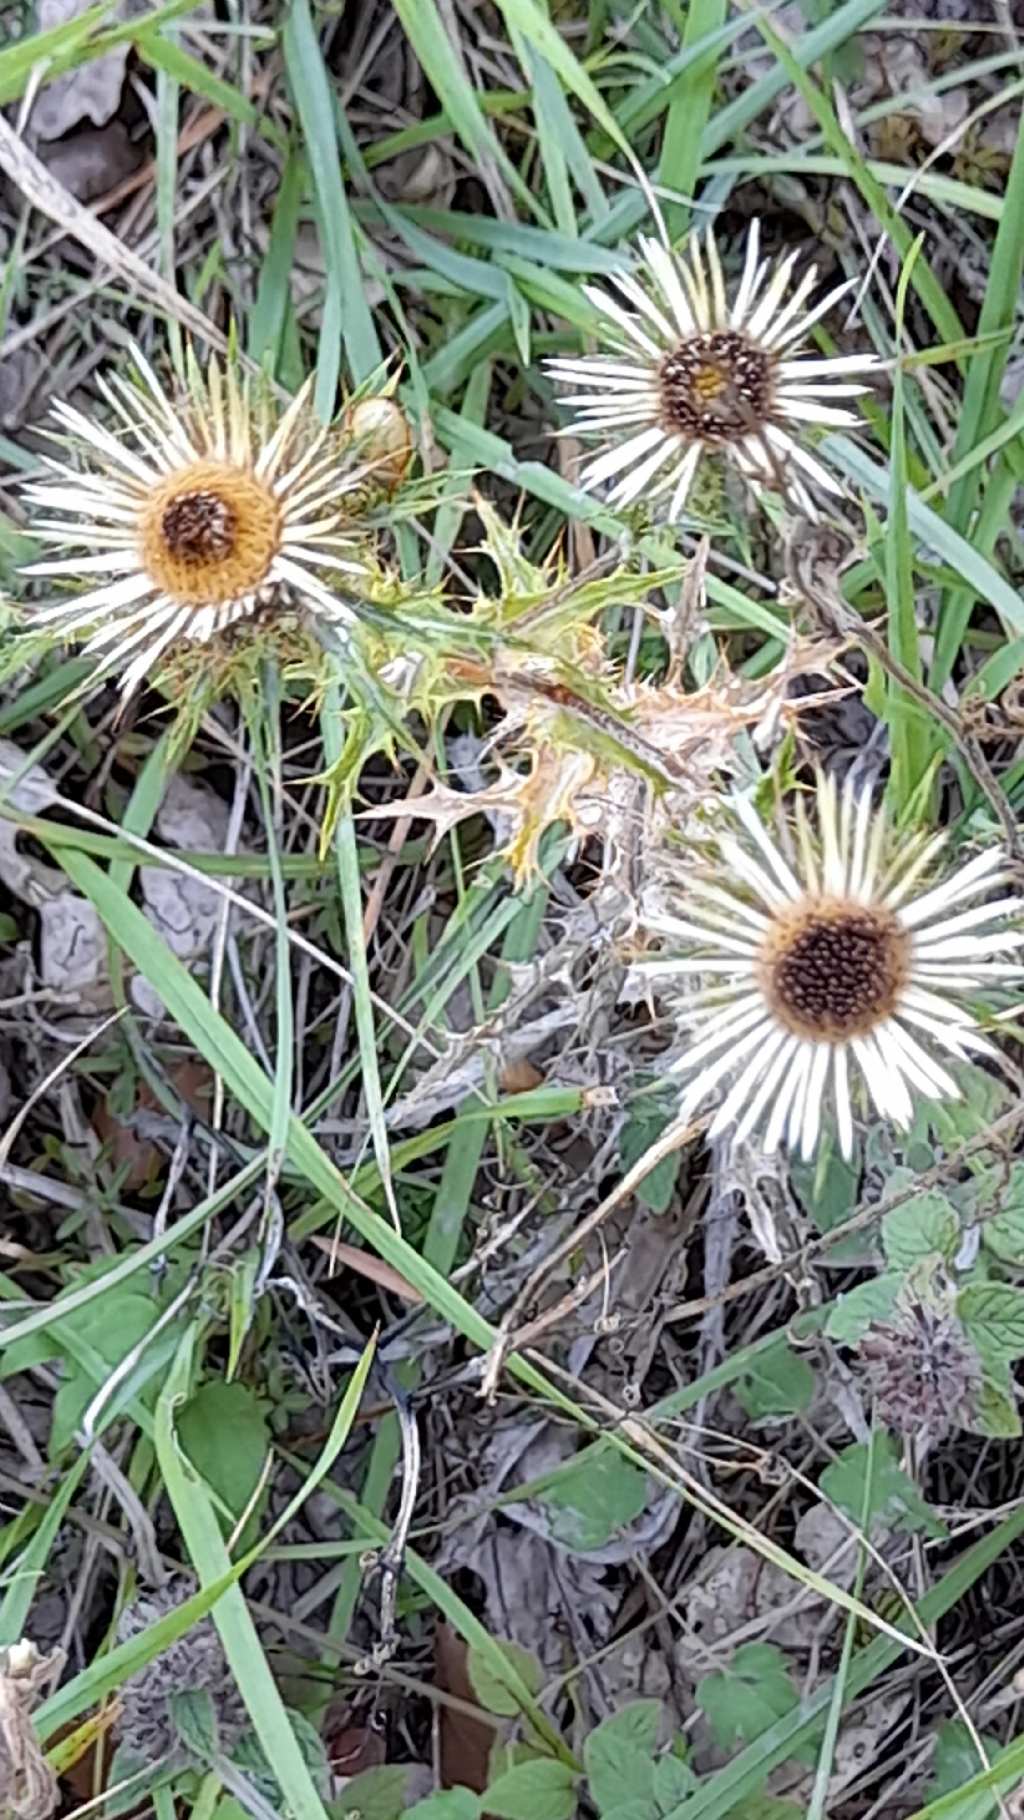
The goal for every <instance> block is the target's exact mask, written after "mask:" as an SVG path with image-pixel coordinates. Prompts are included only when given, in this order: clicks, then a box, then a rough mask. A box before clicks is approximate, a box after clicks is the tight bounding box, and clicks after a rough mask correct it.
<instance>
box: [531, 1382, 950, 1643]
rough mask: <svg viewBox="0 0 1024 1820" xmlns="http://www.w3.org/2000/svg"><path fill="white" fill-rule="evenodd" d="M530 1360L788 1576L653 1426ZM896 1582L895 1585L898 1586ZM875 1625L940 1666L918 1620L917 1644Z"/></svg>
mask: <svg viewBox="0 0 1024 1820" xmlns="http://www.w3.org/2000/svg"><path fill="white" fill-rule="evenodd" d="M530 1356H531V1357H532V1358H533V1361H534V1363H535V1364H537V1365H538V1366H539V1367H540V1368H541V1369H542V1370H543V1371H546V1372H550V1373H551V1375H552V1376H553V1377H556V1378H561V1379H562V1381H563V1383H567V1384H569V1385H571V1386H572V1389H573V1392H574V1394H575V1395H576V1396H577V1397H578V1398H579V1399H580V1400H581V1401H582V1402H589V1403H590V1404H591V1405H592V1406H593V1408H594V1409H595V1410H597V1411H599V1412H600V1414H601V1415H602V1416H604V1417H607V1418H608V1419H610V1421H611V1422H612V1423H613V1424H614V1427H615V1430H616V1432H617V1433H618V1434H620V1435H621V1436H622V1437H623V1439H624V1440H626V1441H628V1442H629V1444H630V1446H631V1447H633V1448H635V1450H636V1452H637V1453H639V1454H640V1455H641V1456H642V1458H644V1459H646V1460H649V1461H650V1462H651V1464H652V1466H654V1467H655V1468H656V1470H657V1471H658V1473H659V1474H660V1476H661V1479H662V1482H663V1483H665V1484H667V1485H668V1486H669V1487H670V1488H671V1489H672V1490H674V1491H677V1492H678V1493H679V1494H680V1496H681V1497H684V1498H685V1499H686V1501H687V1503H689V1504H691V1505H693V1506H694V1508H695V1509H696V1510H699V1511H700V1513H701V1515H702V1516H705V1517H708V1518H710V1519H711V1521H712V1522H715V1523H719V1524H722V1525H723V1526H724V1527H725V1528H726V1529H727V1530H729V1531H730V1533H732V1534H733V1535H734V1536H735V1535H737V1533H738V1535H739V1537H740V1538H742V1539H743V1540H744V1541H745V1542H747V1543H748V1544H749V1546H750V1547H751V1548H754V1549H755V1550H756V1551H757V1553H758V1554H760V1555H761V1556H762V1557H763V1558H764V1560H766V1561H770V1562H772V1563H774V1565H775V1566H777V1567H781V1568H783V1570H784V1571H785V1572H786V1573H788V1574H790V1575H792V1566H791V1564H790V1563H789V1562H788V1561H787V1557H786V1554H785V1550H784V1549H782V1548H780V1547H779V1546H778V1545H777V1544H776V1543H774V1542H773V1541H772V1540H771V1538H770V1537H768V1536H765V1535H762V1534H761V1531H760V1530H759V1529H757V1528H756V1527H755V1526H754V1524H752V1523H748V1522H747V1520H746V1519H745V1518H744V1517H740V1516H738V1515H737V1514H736V1512H735V1511H733V1510H731V1509H730V1507H729V1505H728V1504H725V1503H724V1502H723V1501H722V1499H721V1498H719V1497H717V1496H716V1494H715V1493H714V1492H713V1491H711V1490H710V1489H709V1488H708V1486H707V1485H705V1484H704V1483H703V1482H702V1480H700V1479H698V1478H697V1477H696V1476H695V1474H693V1473H691V1472H688V1471H687V1470H686V1468H685V1466H681V1465H680V1464H679V1461H678V1460H677V1459H676V1457H675V1455H674V1454H673V1453H672V1451H671V1449H670V1448H668V1447H666V1446H665V1444H664V1442H663V1441H662V1440H661V1438H660V1436H658V1435H657V1434H655V1432H654V1430H653V1429H652V1428H649V1427H648V1425H647V1423H646V1422H645V1421H644V1419H643V1417H642V1416H636V1415H631V1414H629V1412H628V1411H626V1410H624V1409H622V1408H620V1406H619V1405H618V1404H617V1403H613V1402H612V1401H611V1399H610V1398H609V1397H606V1396H604V1395H603V1394H602V1392H601V1391H599V1390H597V1389H595V1387H594V1386H593V1385H592V1384H584V1383H583V1382H582V1380H581V1379H580V1378H578V1377H576V1375H575V1374H574V1373H573V1372H571V1371H566V1370H565V1369H564V1368H563V1367H562V1366H560V1365H558V1364H556V1363H554V1362H553V1361H552V1360H551V1359H548V1358H545V1357H544V1355H543V1354H541V1353H536V1354H531V1355H530ZM751 1452H752V1453H753V1454H754V1455H755V1457H756V1458H757V1460H758V1462H759V1463H760V1462H764V1465H765V1468H766V1471H768V1472H774V1471H775V1461H774V1459H773V1457H772V1456H771V1455H770V1454H767V1453H764V1452H763V1451H762V1450H761V1449H752V1450H751ZM840 1514H841V1513H840ZM844 1521H845V1522H846V1525H847V1527H848V1529H849V1530H850V1534H851V1535H852V1536H855V1537H856V1539H857V1540H858V1541H859V1542H860V1543H862V1545H863V1546H864V1547H865V1548H866V1549H867V1550H868V1552H869V1553H870V1554H872V1555H873V1556H874V1555H875V1553H876V1551H875V1548H874V1545H873V1544H872V1543H871V1542H870V1541H869V1540H868V1538H867V1537H866V1536H864V1535H862V1534H861V1533H860V1531H859V1530H858V1529H856V1528H855V1526H854V1525H853V1523H852V1521H851V1520H849V1519H844ZM876 1558H877V1557H876ZM896 1584H897V1586H898V1584H899V1583H898V1582H897V1583H896ZM842 1604H843V1607H844V1609H846V1610H850V1609H851V1608H850V1607H849V1606H848V1605H846V1603H845V1601H842ZM910 1609H912V1608H910ZM874 1621H875V1625H876V1628H877V1629H878V1630H879V1631H880V1632H883V1633H884V1634H885V1635H886V1636H887V1637H891V1638H893V1640H894V1641H898V1642H899V1643H901V1644H902V1645H903V1646H904V1648H906V1649H912V1650H914V1651H916V1652H917V1654H918V1655H922V1656H926V1657H927V1658H928V1659H929V1660H930V1661H933V1662H935V1664H936V1666H939V1665H940V1664H941V1661H942V1658H941V1656H940V1654H939V1651H938V1650H937V1648H936V1647H935V1644H934V1643H933V1642H932V1640H931V1638H930V1637H929V1635H928V1632H927V1630H926V1629H925V1627H924V1625H923V1624H921V1623H920V1622H919V1621H917V1620H916V1619H915V1628H916V1630H917V1632H918V1638H919V1640H915V1639H914V1638H913V1637H911V1636H910V1635H908V1634H907V1633H905V1632H902V1631H899V1630H897V1628H896V1626H895V1625H893V1624H890V1623H889V1622H888V1621H887V1620H886V1619H884V1618H882V1617H880V1616H877V1615H874Z"/></svg>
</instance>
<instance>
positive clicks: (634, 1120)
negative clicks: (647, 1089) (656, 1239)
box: [619, 1101, 682, 1213]
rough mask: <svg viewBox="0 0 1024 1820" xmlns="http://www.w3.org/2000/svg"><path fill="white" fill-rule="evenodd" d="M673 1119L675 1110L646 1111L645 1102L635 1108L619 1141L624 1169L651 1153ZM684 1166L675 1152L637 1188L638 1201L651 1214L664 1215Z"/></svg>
mask: <svg viewBox="0 0 1024 1820" xmlns="http://www.w3.org/2000/svg"><path fill="white" fill-rule="evenodd" d="M674 1117H675V1112H674V1110H672V1111H665V1110H657V1111H653V1112H652V1111H650V1110H649V1109H645V1107H644V1104H643V1102H642V1101H641V1102H640V1103H639V1104H638V1105H637V1106H636V1108H635V1109H634V1110H633V1111H632V1112H631V1113H630V1114H629V1117H628V1118H627V1120H626V1122H625V1124H624V1125H623V1127H622V1136H621V1137H620V1138H619V1158H620V1160H621V1163H622V1167H623V1169H624V1170H626V1169H631V1168H632V1167H633V1164H634V1163H638V1162H639V1161H640V1158H641V1157H642V1156H643V1155H644V1152H645V1151H647V1150H650V1148H651V1146H652V1144H653V1143H654V1142H655V1140H656V1139H657V1138H660V1136H661V1134H662V1132H663V1131H664V1130H665V1128H666V1126H668V1125H670V1124H671V1122H672V1120H673V1118H674ZM681 1164H682V1155H681V1153H680V1152H679V1151H678V1150H676V1151H673V1153H672V1155H671V1156H666V1157H662V1159H661V1162H660V1163H657V1164H655V1167H654V1168H653V1169H652V1170H651V1172H650V1174H649V1175H646V1176H645V1177H644V1179H643V1181H642V1182H641V1183H640V1185H639V1187H638V1188H637V1191H636V1198H637V1200H638V1201H642V1202H643V1204H644V1206H645V1207H649V1208H650V1209H651V1212H652V1213H664V1212H665V1211H666V1209H667V1208H668V1207H669V1205H670V1204H671V1201H672V1196H673V1193H674V1192H675V1185H676V1178H677V1177H678V1175H679V1170H680V1167H681Z"/></svg>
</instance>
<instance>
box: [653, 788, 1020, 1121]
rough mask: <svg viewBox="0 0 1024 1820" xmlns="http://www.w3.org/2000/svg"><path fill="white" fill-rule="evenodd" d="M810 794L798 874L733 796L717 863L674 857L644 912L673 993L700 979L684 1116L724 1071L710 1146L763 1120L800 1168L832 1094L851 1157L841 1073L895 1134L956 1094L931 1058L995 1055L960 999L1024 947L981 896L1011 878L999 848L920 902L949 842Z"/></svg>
mask: <svg viewBox="0 0 1024 1820" xmlns="http://www.w3.org/2000/svg"><path fill="white" fill-rule="evenodd" d="M816 794H817V827H816V829H813V828H812V827H811V825H810V823H809V821H808V818H807V816H806V814H805V813H804V810H803V805H802V803H799V804H798V812H797V830H796V831H797V848H798V858H797V859H796V861H795V863H794V864H791V863H790V861H789V859H787V858H786V857H785V855H784V853H783V852H782V851H781V850H780V848H779V846H778V845H777V844H776V843H775V842H774V841H773V840H772V839H771V837H770V836H769V834H768V832H767V830H766V829H765V827H764V824H763V822H762V821H761V819H760V817H759V816H758V814H757V813H756V811H755V810H754V808H753V806H752V805H751V804H750V803H749V802H747V801H745V800H744V799H742V798H739V797H737V798H735V799H734V802H733V808H734V812H735V818H736V824H737V826H736V829H735V832H734V831H733V829H732V828H729V829H728V830H723V831H721V832H719V833H718V835H717V847H718V854H719V860H718V864H717V866H715V867H712V868H707V869H701V868H698V867H694V866H686V867H676V866H674V865H673V864H671V862H670V868H669V872H668V878H667V886H668V905H667V907H665V905H664V893H659V901H658V902H657V903H655V904H654V906H653V907H652V908H650V909H649V910H648V912H647V915H646V924H647V928H648V930H649V931H650V933H651V934H652V935H654V936H655V937H657V938H658V941H659V944H660V950H661V951H660V953H659V954H658V955H657V956H656V957H653V958H651V959H650V960H648V961H647V963H646V965H647V967H648V969H649V970H651V971H653V972H654V973H655V974H657V975H660V976H662V977H663V978H665V979H666V980H667V981H668V982H669V983H670V985H671V983H672V982H675V981H678V982H679V983H680V984H682V983H683V982H684V981H685V982H686V984H687V985H689V983H690V982H691V981H692V979H693V978H694V977H696V978H697V979H698V980H699V981H701V982H703V985H702V987H701V989H700V990H699V991H698V993H697V994H696V996H694V995H693V994H692V993H690V994H688V995H687V996H684V997H682V998H681V1000H680V1004H679V1009H680V1013H681V1021H682V1022H683V1024H684V1026H685V1027H687V1028H688V1029H689V1030H691V1031H692V1033H693V1035H694V1036H695V1039H696V1040H695V1041H693V1042H691V1044H690V1045H689V1047H688V1048H687V1049H686V1050H685V1052H684V1054H683V1056H682V1057H681V1059H680V1061H679V1062H678V1063H677V1064H676V1065H675V1067H676V1071H677V1072H678V1073H681V1074H683V1075H684V1076H686V1077H688V1078H687V1084H686V1086H685V1088H684V1091H683V1098H682V1105H681V1110H682V1113H683V1115H684V1116H689V1115H690V1114H691V1113H692V1112H693V1111H695V1110H696V1108H697V1107H698V1106H699V1105H700V1104H701V1103H702V1102H703V1101H705V1100H707V1099H708V1098H709V1097H710V1096H711V1094H712V1093H713V1092H714V1090H715V1088H716V1087H717V1086H718V1084H719V1082H721V1081H724V1080H725V1079H726V1078H727V1077H731V1080H732V1085H731V1086H730V1088H729V1091H728V1092H727V1094H726V1096H725V1099H724V1100H723V1101H722V1103H721V1105H720V1106H719V1109H718V1111H717V1112H716V1114H715V1116H714V1118H713V1119H712V1121H711V1125H710V1128H709V1135H711V1136H712V1137H716V1136H718V1135H720V1134H721V1133H722V1132H724V1131H726V1130H728V1129H729V1128H730V1127H734V1141H735V1142H737V1143H739V1142H742V1141H743V1140H744V1139H746V1138H748V1137H749V1136H750V1135H751V1134H752V1133H753V1132H754V1131H755V1129H758V1128H760V1127H761V1126H762V1124H763V1125H764V1134H763V1138H762V1145H763V1148H764V1150H765V1151H766V1152H768V1153H770V1152H772V1151H774V1150H776V1149H777V1148H778V1146H779V1144H780V1143H781V1142H782V1141H783V1140H785V1141H786V1142H787V1143H788V1144H789V1145H790V1146H791V1147H796V1146H799V1148H800V1150H801V1153H802V1154H803V1155H804V1156H805V1157H809V1156H810V1155H811V1153H812V1151H813V1150H814V1148H815V1145H816V1143H817V1141H818V1137H819V1134H820V1132H821V1129H822V1111H823V1107H824V1106H825V1104H826V1101H827V1098H828V1097H829V1096H830V1097H831V1101H832V1106H833V1109H834V1113H835V1118H836V1123H837V1126H838V1134H839V1144H840V1148H841V1150H842V1153H843V1155H844V1156H849V1155H850V1154H851V1152H852V1149H853V1114H852V1094H851V1083H850V1064H851V1062H855V1063H856V1065H857V1067H858V1069H859V1071H860V1073H861V1075H862V1076H863V1079H864V1083H865V1085H866V1088H867V1091H868V1094H869V1095H870V1098H871V1100H872V1101H873V1102H874V1106H875V1109H876V1111H877V1112H878V1114H879V1115H880V1117H882V1118H884V1119H891V1120H892V1121H893V1123H894V1124H896V1125H898V1126H901V1127H903V1128H906V1127H908V1126H909V1125H910V1123H911V1121H912V1118H913V1110H914V1108H913V1098H912V1095H913V1093H915V1092H916V1093H920V1094H922V1095H924V1096H925V1097H926V1098H929V1099H943V1098H946V1099H959V1098H960V1088H959V1087H958V1085H957V1083H956V1081H955V1080H954V1079H953V1077H952V1076H951V1074H950V1073H949V1072H948V1070H947V1068H946V1067H944V1066H943V1064H942V1063H941V1062H939V1061H938V1060H937V1059H936V1058H935V1056H934V1055H933V1054H932V1052H931V1051H932V1049H934V1048H938V1049H939V1050H945V1051H946V1052H947V1054H949V1055H952V1056H954V1057H956V1058H957V1059H958V1060H965V1059H967V1058H969V1057H970V1056H972V1055H979V1054H980V1055H989V1056H998V1051H997V1050H996V1049H995V1048H994V1047H993V1045H992V1044H991V1043H990V1042H988V1041H987V1040H986V1038H985V1037H983V1036H982V1035H981V1034H980V1033H979V1030H978V1024H977V1019H976V1017H975V1015H974V1014H973V1012H972V1011H971V1010H970V1009H968V1006H967V1005H966V1004H965V1003H964V1002H963V1001H964V1000H965V999H966V1000H968V1001H972V1000H977V999H978V998H982V999H983V998H984V996H985V993H986V991H990V990H991V989H992V987H994V986H997V985H998V984H999V983H1000V982H1003V981H1009V980H1012V979H1018V978H1020V976H1021V972H1022V968H1021V965H1020V963H1019V962H1018V961H1017V960H1016V959H1011V958H1009V957H1010V956H1011V955H1012V954H1013V952H1014V950H1016V949H1019V948H1020V946H1021V945H1022V943H1024V927H1022V923H1021V912H1022V911H1024V898H1020V897H1013V896H1011V897H1000V898H996V899H995V900H994V901H987V902H982V903H980V904H979V903H978V902H977V901H976V900H977V899H978V898H987V897H988V894H989V893H991V892H992V891H993V890H994V889H995V888H996V886H998V885H1000V884H1002V883H1004V882H1005V881H1006V880H1007V878H1008V877H1009V876H1010V875H1009V873H1008V870H1007V866H1006V858H1005V855H1004V854H1003V853H1002V852H1001V851H1000V850H999V849H994V848H993V849H990V850H988V851H986V852H984V853H979V854H977V855H976V856H975V858H973V859H971V860H969V861H968V862H967V864H966V865H964V866H961V867H960V869H959V870H958V871H956V872H954V873H953V874H952V875H951V876H950V877H949V878H947V879H945V880H943V881H941V882H939V883H937V884H935V885H933V886H932V887H931V888H930V889H928V890H926V891H924V892H923V893H922V894H921V895H919V896H915V895H914V892H915V888H916V887H917V885H918V883H919V881H920V879H921V878H922V875H923V874H924V873H925V872H926V870H927V869H928V868H929V867H930V865H931V863H932V862H933V861H934V859H935V858H936V856H937V854H938V853H939V851H940V849H941V847H942V846H943V844H944V840H945V836H944V835H937V836H933V837H928V836H926V835H921V836H918V837H916V838H915V837H910V838H905V837H904V838H903V839H902V840H901V841H900V842H899V844H898V845H896V846H892V844H891V843H890V842H889V830H888V826H887V822H886V819H885V816H884V814H883V813H882V812H881V811H875V810H873V809H872V804H871V800H870V797H869V796H868V794H867V793H865V794H863V795H862V796H861V797H860V799H859V800H858V799H857V798H856V797H855V795H854V792H853V789H852V788H851V787H850V785H849V783H848V784H847V785H846V786H845V787H844V789H843V791H842V795H841V797H840V798H837V793H836V788H835V784H834V782H833V781H832V780H831V779H828V778H820V779H819V781H818V788H817V793H816ZM737 834H738V835H739V837H740V838H737ZM887 846H889V847H890V851H888V852H887V851H886V848H887ZM972 901H973V908H970V909H964V908H963V906H964V905H965V904H971V903H972ZM922 1038H927V1039H928V1046H927V1047H926V1045H925V1043H924V1041H922Z"/></svg>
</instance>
